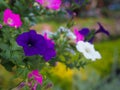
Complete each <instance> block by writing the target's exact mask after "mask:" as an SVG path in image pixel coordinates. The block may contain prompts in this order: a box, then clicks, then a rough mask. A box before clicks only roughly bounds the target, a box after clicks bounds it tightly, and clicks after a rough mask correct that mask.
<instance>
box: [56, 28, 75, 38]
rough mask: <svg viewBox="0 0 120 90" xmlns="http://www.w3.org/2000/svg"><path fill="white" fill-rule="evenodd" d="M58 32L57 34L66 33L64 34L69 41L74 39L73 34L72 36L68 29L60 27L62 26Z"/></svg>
mask: <svg viewBox="0 0 120 90" xmlns="http://www.w3.org/2000/svg"><path fill="white" fill-rule="evenodd" d="M58 31H59V32H66V33H67V34H66V36H67V37H69V38H71V39H73V40H75V39H76V36H75V34H74V33H73V32H72V31H71V30H70V29H68V28H65V27H62V26H61V27H60V28H59V29H58Z"/></svg>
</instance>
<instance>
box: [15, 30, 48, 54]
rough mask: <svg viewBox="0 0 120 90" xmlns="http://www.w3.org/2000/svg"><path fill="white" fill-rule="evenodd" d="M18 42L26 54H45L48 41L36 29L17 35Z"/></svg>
mask: <svg viewBox="0 0 120 90" xmlns="http://www.w3.org/2000/svg"><path fill="white" fill-rule="evenodd" d="M16 42H17V44H18V45H20V46H22V47H23V49H24V53H25V55H26V56H32V55H38V54H40V55H43V54H44V53H45V49H46V41H45V39H44V37H43V36H42V35H39V34H37V33H36V32H35V30H30V31H29V32H24V33H22V34H21V35H19V36H18V37H17V39H16Z"/></svg>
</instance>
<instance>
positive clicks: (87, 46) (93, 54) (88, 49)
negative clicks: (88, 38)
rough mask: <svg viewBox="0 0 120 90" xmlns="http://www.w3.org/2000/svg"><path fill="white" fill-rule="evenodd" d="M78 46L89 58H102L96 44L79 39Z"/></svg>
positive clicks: (93, 59)
mask: <svg viewBox="0 0 120 90" xmlns="http://www.w3.org/2000/svg"><path fill="white" fill-rule="evenodd" d="M76 48H77V50H78V51H79V52H81V53H82V54H83V55H84V57H85V58H87V59H91V60H92V61H95V60H96V59H101V55H100V53H99V52H98V51H95V49H94V45H93V44H91V43H89V42H84V41H79V42H77V45H76Z"/></svg>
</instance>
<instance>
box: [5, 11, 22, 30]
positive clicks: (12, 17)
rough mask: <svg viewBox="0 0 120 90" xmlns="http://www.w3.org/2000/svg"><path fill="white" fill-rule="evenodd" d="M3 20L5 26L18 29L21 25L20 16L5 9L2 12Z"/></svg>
mask: <svg viewBox="0 0 120 90" xmlns="http://www.w3.org/2000/svg"><path fill="white" fill-rule="evenodd" d="M3 20H4V23H5V24H6V25H9V26H10V27H15V28H18V27H20V26H21V25H22V21H21V19H20V15H19V14H15V13H13V12H12V11H11V10H10V9H6V10H5V11H4V16H3Z"/></svg>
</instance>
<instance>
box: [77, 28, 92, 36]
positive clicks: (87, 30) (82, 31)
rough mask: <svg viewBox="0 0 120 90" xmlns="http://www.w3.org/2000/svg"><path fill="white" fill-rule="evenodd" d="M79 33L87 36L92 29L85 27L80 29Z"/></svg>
mask: <svg viewBox="0 0 120 90" xmlns="http://www.w3.org/2000/svg"><path fill="white" fill-rule="evenodd" d="M79 33H80V34H82V35H83V36H87V35H88V34H89V33H90V30H89V29H88V28H83V29H81V30H79Z"/></svg>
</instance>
